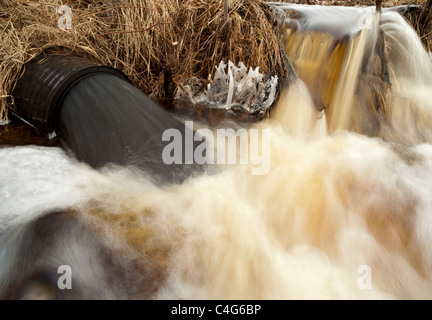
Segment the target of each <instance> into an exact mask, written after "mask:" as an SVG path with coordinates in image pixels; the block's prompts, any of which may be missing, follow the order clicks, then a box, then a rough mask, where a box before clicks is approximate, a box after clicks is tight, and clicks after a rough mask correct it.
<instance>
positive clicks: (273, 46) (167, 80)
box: [0, 0, 286, 119]
mask: <svg viewBox="0 0 432 320" xmlns="http://www.w3.org/2000/svg"><path fill="white" fill-rule="evenodd" d="M60 5H68V6H70V7H71V8H72V18H73V19H72V29H70V30H62V29H60V28H58V26H57V21H58V20H59V18H60V17H61V14H59V13H58V12H57V10H58V8H59V6H60ZM229 17H230V20H229V23H228V24H227V23H226V19H225V17H224V5H223V1H222V0H164V1H160V0H96V1H88V0H87V1H86V0H79V1H72V0H63V1H60V0H43V1H38V0H2V4H1V5H0V119H5V118H6V117H7V108H8V107H10V108H13V97H12V96H11V92H12V90H13V86H14V83H15V82H16V80H17V79H18V77H19V74H20V70H21V68H22V66H23V64H24V63H25V62H27V61H29V60H30V59H31V58H33V57H35V56H36V55H38V54H39V53H41V52H43V51H44V52H56V53H60V54H74V55H78V56H86V57H88V58H90V59H92V60H94V61H95V62H99V63H103V64H106V65H109V66H112V67H115V68H118V69H119V70H121V71H123V72H124V73H125V74H126V75H127V76H128V77H129V78H130V79H131V81H132V82H133V83H134V84H135V85H136V86H137V87H138V88H139V89H141V90H142V91H144V92H145V93H147V94H148V95H149V96H150V97H152V98H159V97H164V96H168V97H172V96H173V94H174V91H175V89H176V88H177V87H178V86H179V85H180V84H181V83H184V82H186V81H187V80H188V79H191V78H192V77H198V78H200V79H203V80H204V81H205V80H206V79H207V77H208V75H209V74H211V73H214V67H215V66H216V65H217V64H218V63H219V62H220V61H221V60H225V61H228V59H230V60H231V61H233V62H234V63H238V62H240V61H243V62H244V63H245V64H246V66H250V67H257V66H259V67H260V70H261V72H264V73H266V74H269V75H270V74H271V75H273V74H277V75H278V77H279V78H283V76H284V74H286V69H285V67H284V64H283V55H282V53H281V51H280V50H281V49H280V46H279V44H278V36H277V35H276V34H275V32H274V31H273V26H272V24H271V22H270V12H269V9H268V7H267V6H266V5H265V4H264V2H263V1H262V0H237V1H231V7H230V10H229ZM227 25H229V27H227Z"/></svg>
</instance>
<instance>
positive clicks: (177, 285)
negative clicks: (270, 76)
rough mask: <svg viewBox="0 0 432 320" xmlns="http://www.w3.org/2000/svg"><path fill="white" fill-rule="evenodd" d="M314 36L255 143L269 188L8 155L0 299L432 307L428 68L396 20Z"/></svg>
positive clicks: (31, 152) (221, 170) (3, 168)
mask: <svg viewBox="0 0 432 320" xmlns="http://www.w3.org/2000/svg"><path fill="white" fill-rule="evenodd" d="M316 10H317V12H316V13H317V14H318V13H319V9H316ZM299 12H300V11H299ZM299 16H301V14H299ZM323 24H324V23H323ZM320 30H321V29H319V28H318V29H317V28H315V27H314V30H308V29H307V28H306V29H298V28H297V29H296V30H294V31H293V30H292V29H289V30H287V31H286V35H285V40H286V45H287V55H288V57H289V58H290V60H291V61H292V63H293V66H294V69H295V70H296V73H297V75H298V79H297V80H296V81H295V82H293V83H291V85H290V87H289V89H288V90H287V91H286V92H283V93H282V95H281V97H280V99H279V101H278V104H277V106H276V109H275V115H274V117H273V118H272V119H268V120H265V121H261V122H260V123H257V124H255V125H254V126H252V127H249V128H248V129H249V130H262V131H263V130H264V129H269V130H270V132H271V139H270V143H269V149H268V150H267V149H266V148H263V149H262V152H263V153H264V152H265V153H267V154H268V155H269V160H270V169H269V171H268V172H267V173H266V174H263V175H253V174H251V173H252V170H253V168H254V163H252V162H251V163H250V164H237V165H231V166H226V167H225V166H221V167H218V170H217V171H216V172H214V171H212V172H211V173H210V172H209V173H203V174H201V175H199V176H194V177H190V178H189V179H186V180H185V181H184V182H183V183H181V184H162V185H160V184H155V183H154V182H153V181H152V180H151V179H149V178H148V177H147V176H146V175H144V174H141V171H137V170H133V169H132V168H130V167H123V166H108V167H104V168H100V169H98V170H96V169H93V168H92V167H90V166H89V165H87V164H85V163H81V162H78V161H77V160H75V159H74V158H73V157H71V156H70V155H69V154H68V153H65V152H64V151H63V150H62V149H60V148H48V147H41V146H25V147H3V148H1V149H0V177H1V179H0V203H1V208H2V210H1V216H0V248H1V251H0V267H1V269H0V296H2V297H4V298H52V297H57V298H95V297H96V298H149V299H167V298H173V299H178V298H182V299H316V298H318V299H321V298H322V299H357V298H359V299H431V298H432V254H431V251H430V244H431V243H432V198H431V197H430V194H431V192H432V183H431V181H432V146H431V144H430V140H429V135H430V133H429V131H430V130H431V121H430V116H431V113H432V99H431V98H432V97H431V95H432V90H431V89H432V88H431V85H432V81H431V80H432V79H431V77H432V67H431V61H430V59H429V56H428V54H427V52H425V50H424V49H423V47H422V45H421V42H420V40H419V39H418V37H417V36H416V34H415V32H414V31H413V30H412V29H411V27H410V26H409V25H408V24H407V23H406V22H405V21H404V20H403V18H402V17H401V16H400V15H398V14H397V13H394V12H383V13H382V15H381V16H377V15H375V16H373V17H372V20H371V28H363V29H360V30H357V31H356V32H354V33H352V32H350V33H349V37H344V38H343V39H342V40H341V37H339V36H337V37H336V36H335V35H334V34H332V33H327V32H321V31H320ZM322 30H325V31H328V29H326V28H325V27H324V26H323V28H322ZM380 30H381V31H380ZM95 121H96V120H95ZM225 125H226V126H230V125H231V124H230V123H226V124H225ZM232 125H235V124H232ZM236 128H237V127H236ZM262 144H264V140H262V141H261V145H262ZM252 147H253V146H252V145H251V148H252ZM64 265H66V266H69V267H70V268H71V270H72V284H73V287H72V289H71V290H67V289H66V290H59V289H57V279H58V278H59V276H60V274H58V273H57V271H58V268H59V266H64Z"/></svg>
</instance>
